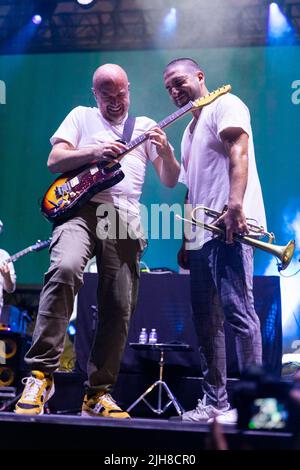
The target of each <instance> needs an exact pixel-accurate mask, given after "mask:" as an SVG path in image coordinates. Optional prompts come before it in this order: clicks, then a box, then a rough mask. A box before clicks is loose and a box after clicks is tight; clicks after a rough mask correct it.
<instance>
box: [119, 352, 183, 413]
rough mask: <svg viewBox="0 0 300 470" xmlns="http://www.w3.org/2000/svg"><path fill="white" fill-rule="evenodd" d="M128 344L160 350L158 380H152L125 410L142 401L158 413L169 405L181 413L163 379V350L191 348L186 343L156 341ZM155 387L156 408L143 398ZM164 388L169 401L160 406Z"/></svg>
mask: <svg viewBox="0 0 300 470" xmlns="http://www.w3.org/2000/svg"><path fill="white" fill-rule="evenodd" d="M130 346H131V347H132V348H134V349H139V350H143V351H149V350H158V351H160V358H159V380H157V381H156V382H154V383H153V384H152V385H150V387H148V388H147V390H145V392H144V393H142V395H140V396H139V397H138V398H137V400H135V401H134V402H133V403H132V404H131V405H130V406H129V407H128V408H127V411H128V412H129V411H131V410H132V409H133V408H134V407H135V406H136V405H137V404H138V403H139V402H141V401H143V402H144V403H145V404H146V405H147V406H148V407H149V408H150V409H151V410H152V411H153V413H156V414H158V415H161V414H163V413H164V412H165V411H166V410H167V408H169V406H170V405H173V406H174V408H175V410H176V411H177V413H178V415H180V416H181V415H182V413H183V412H184V409H183V407H182V406H181V405H180V403H179V402H178V400H177V399H176V398H175V396H174V395H173V393H172V392H171V390H170V388H169V387H168V385H167V383H166V382H165V381H164V380H163V371H164V363H165V362H164V351H183V350H184V351H190V350H191V348H190V346H189V345H187V344H171V343H157V344H139V343H130ZM156 387H158V401H157V408H154V406H152V405H151V404H150V403H149V401H148V400H147V399H146V398H145V397H146V396H147V395H148V394H149V393H151V392H152V391H153V390H154V389H155V388H156ZM163 390H165V391H166V394H167V397H168V399H169V401H168V402H167V403H166V404H165V405H164V406H162V391H163Z"/></svg>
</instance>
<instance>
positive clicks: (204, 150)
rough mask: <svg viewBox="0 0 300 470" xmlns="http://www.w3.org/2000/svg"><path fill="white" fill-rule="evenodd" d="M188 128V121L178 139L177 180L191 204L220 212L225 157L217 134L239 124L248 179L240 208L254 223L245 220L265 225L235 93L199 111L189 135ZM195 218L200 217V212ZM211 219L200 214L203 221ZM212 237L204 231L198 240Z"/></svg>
mask: <svg viewBox="0 0 300 470" xmlns="http://www.w3.org/2000/svg"><path fill="white" fill-rule="evenodd" d="M189 127H190V123H189V125H188V126H187V127H186V129H185V131H184V135H183V138H182V142H181V159H182V163H181V173H180V177H179V181H180V182H182V183H184V184H185V185H186V186H187V187H188V190H189V196H188V199H189V203H190V204H191V205H192V207H195V206H197V205H200V204H201V205H204V206H206V207H209V208H211V209H214V210H217V211H220V212H221V211H222V210H223V207H224V205H225V204H228V197H229V157H228V155H227V154H226V152H225V148H224V145H223V143H222V140H221V137H220V134H221V132H222V131H223V130H224V129H227V128H229V127H239V128H241V129H243V130H244V131H245V132H246V133H247V134H248V136H249V148H248V160H249V164H248V182H247V188H246V191H245V195H244V201H243V210H244V213H245V215H246V217H247V218H252V219H255V221H254V222H253V221H249V222H251V223H255V224H256V225H259V226H263V227H264V228H266V216H265V209H264V203H263V197H262V192H261V187H260V182H259V178H258V174H257V168H256V163H255V155H254V145H253V136H252V130H251V123H250V113H249V110H248V108H247V106H246V105H245V104H244V103H243V102H242V101H241V100H240V99H239V98H238V97H237V96H235V95H232V94H230V93H228V94H226V95H223V96H221V97H220V98H218V99H217V100H215V101H214V102H213V103H211V104H210V105H208V106H205V107H204V108H203V109H202V110H201V114H200V117H199V119H198V121H197V124H196V127H195V129H194V132H193V134H191V133H190V130H189ZM197 215H198V214H197ZM199 217H201V214H200V212H199ZM200 220H203V219H202V218H201V219H200ZM211 220H212V219H210V218H207V217H206V216H205V217H204V222H206V223H209V222H211ZM212 236H213V235H212V233H211V232H209V231H207V230H205V231H204V232H203V237H204V238H203V240H202V242H203V243H205V242H206V241H208V240H209V239H211V238H212Z"/></svg>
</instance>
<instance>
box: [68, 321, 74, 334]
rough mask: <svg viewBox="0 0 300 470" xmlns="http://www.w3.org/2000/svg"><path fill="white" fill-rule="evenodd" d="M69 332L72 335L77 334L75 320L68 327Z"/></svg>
mask: <svg viewBox="0 0 300 470" xmlns="http://www.w3.org/2000/svg"><path fill="white" fill-rule="evenodd" d="M67 332H68V334H69V335H70V336H75V334H76V326H75V324H74V322H70V323H69V325H68V328H67Z"/></svg>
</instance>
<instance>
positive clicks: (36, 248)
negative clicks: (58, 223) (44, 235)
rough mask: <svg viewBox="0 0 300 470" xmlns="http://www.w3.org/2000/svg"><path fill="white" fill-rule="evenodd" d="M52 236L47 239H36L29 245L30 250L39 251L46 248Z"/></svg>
mask: <svg viewBox="0 0 300 470" xmlns="http://www.w3.org/2000/svg"><path fill="white" fill-rule="evenodd" d="M51 240H52V238H51V237H50V238H48V240H38V241H37V242H36V243H35V244H34V245H32V246H31V247H30V251H40V250H44V248H47V247H48V246H49V245H50V243H51Z"/></svg>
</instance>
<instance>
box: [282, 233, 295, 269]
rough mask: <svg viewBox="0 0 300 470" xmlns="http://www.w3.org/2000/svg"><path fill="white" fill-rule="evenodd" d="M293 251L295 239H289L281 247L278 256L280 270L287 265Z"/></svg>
mask: <svg viewBox="0 0 300 470" xmlns="http://www.w3.org/2000/svg"><path fill="white" fill-rule="evenodd" d="M294 251H295V240H290V241H289V242H288V244H287V245H286V246H284V247H283V250H282V256H281V257H280V258H279V259H280V261H281V267H280V268H281V270H283V269H285V268H287V267H288V265H289V264H290V262H291V260H292V258H293V256H294Z"/></svg>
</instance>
